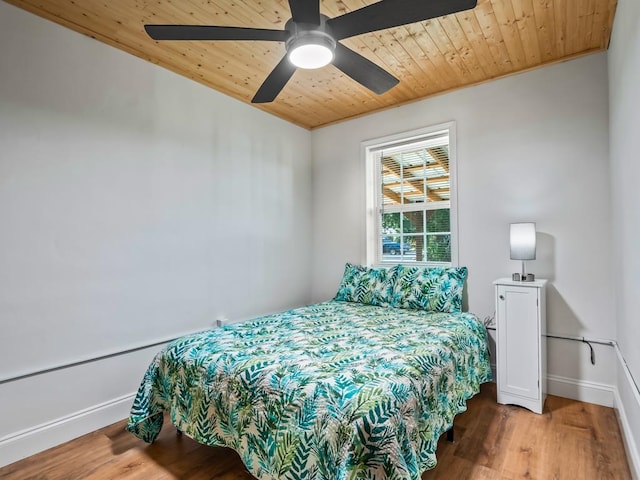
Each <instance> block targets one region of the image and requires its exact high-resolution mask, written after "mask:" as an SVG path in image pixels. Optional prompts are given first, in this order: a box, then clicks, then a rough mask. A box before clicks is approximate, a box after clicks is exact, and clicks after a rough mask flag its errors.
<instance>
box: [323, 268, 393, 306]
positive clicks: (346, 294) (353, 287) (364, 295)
mask: <svg viewBox="0 0 640 480" xmlns="http://www.w3.org/2000/svg"><path fill="white" fill-rule="evenodd" d="M396 272H397V265H396V266H393V267H391V268H386V267H377V268H371V267H366V266H364V265H354V264H351V263H347V264H346V265H345V267H344V274H343V275H342V281H341V282H340V286H339V287H338V293H336V296H335V297H334V300H340V301H343V302H356V303H364V304H366V305H377V306H380V307H386V306H389V304H390V303H391V298H392V295H393V287H394V284H395V277H396Z"/></svg>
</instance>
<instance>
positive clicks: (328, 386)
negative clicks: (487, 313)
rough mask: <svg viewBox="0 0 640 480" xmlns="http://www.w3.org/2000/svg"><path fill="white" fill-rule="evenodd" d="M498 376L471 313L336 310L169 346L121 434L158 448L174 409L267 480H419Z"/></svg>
mask: <svg viewBox="0 0 640 480" xmlns="http://www.w3.org/2000/svg"><path fill="white" fill-rule="evenodd" d="M490 379H491V369H490V366H489V359H488V351H487V344H486V331H485V329H484V327H483V325H482V324H481V322H480V321H479V320H478V319H477V317H475V316H474V315H472V314H468V313H455V314H451V313H427V312H421V311H414V310H404V309H396V308H388V307H376V306H370V305H362V304H357V303H349V302H339V301H330V302H325V303H320V304H316V305H312V306H308V307H303V308H299V309H295V310H291V311H288V312H285V313H280V314H276V315H270V316H265V317H261V318H259V319H257V320H254V321H250V322H246V323H242V324H235V325H230V326H227V327H224V328H221V329H214V330H210V331H207V332H203V333H199V334H195V335H190V336H187V337H183V338H181V339H178V340H176V341H174V342H172V343H171V344H169V345H168V346H167V347H166V348H165V349H164V350H163V351H162V352H160V353H159V354H158V355H157V356H156V358H155V359H154V361H153V363H152V364H151V365H150V366H149V368H148V370H147V372H146V374H145V376H144V378H143V381H142V384H141V385H140V389H139V391H138V394H137V396H136V398H135V401H134V404H133V407H132V410H131V416H130V418H129V423H128V425H127V429H128V430H129V431H130V432H132V433H134V434H135V435H137V436H138V437H140V438H141V439H143V440H145V441H147V442H152V441H153V440H154V439H155V438H156V437H157V435H158V434H159V432H160V429H161V428H162V423H163V412H170V416H171V421H172V422H173V423H174V424H175V425H176V427H177V428H178V429H180V430H181V431H183V432H184V433H185V434H186V435H188V436H190V437H192V438H193V439H195V440H197V441H198V442H200V443H203V444H206V445H215V446H226V447H231V448H233V449H234V450H236V451H237V452H238V453H239V454H240V456H241V458H242V461H243V462H244V463H245V465H246V467H247V468H248V470H249V471H250V472H251V473H252V474H253V475H254V476H255V477H257V478H258V479H260V480H275V479H278V480H281V479H282V480H301V479H304V480H343V479H371V480H382V479H386V480H408V479H411V480H418V479H419V478H420V474H421V473H422V472H423V471H424V470H427V469H429V468H433V467H434V466H435V464H436V456H435V451H436V447H437V442H438V437H439V436H440V435H441V434H442V433H443V432H444V431H446V430H447V429H449V428H450V427H451V425H452V423H453V418H454V416H455V415H456V414H458V413H460V412H462V411H464V410H465V409H466V400H467V399H469V398H470V397H472V396H473V395H475V394H476V393H477V392H478V391H479V386H480V384H481V383H483V382H486V381H488V380H490Z"/></svg>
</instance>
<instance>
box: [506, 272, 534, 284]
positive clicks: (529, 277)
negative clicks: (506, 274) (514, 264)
mask: <svg viewBox="0 0 640 480" xmlns="http://www.w3.org/2000/svg"><path fill="white" fill-rule="evenodd" d="M511 280H513V281H514V282H535V280H536V276H535V275H534V274H533V273H524V274H522V275H520V274H519V273H514V274H512V275H511Z"/></svg>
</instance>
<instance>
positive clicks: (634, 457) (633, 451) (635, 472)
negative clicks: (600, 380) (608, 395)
mask: <svg viewBox="0 0 640 480" xmlns="http://www.w3.org/2000/svg"><path fill="white" fill-rule="evenodd" d="M614 408H615V410H616V413H617V417H618V423H619V424H620V430H621V431H622V440H623V441H624V449H625V451H626V453H627V459H628V460H629V470H631V476H632V477H633V478H634V480H639V479H640V456H639V455H638V447H637V445H636V442H635V439H634V438H633V433H632V432H631V425H629V420H628V419H627V413H626V410H625V408H624V404H623V403H622V399H621V398H620V394H619V392H618V389H616V391H615V407H614Z"/></svg>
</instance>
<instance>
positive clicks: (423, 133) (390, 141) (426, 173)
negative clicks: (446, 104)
mask: <svg viewBox="0 0 640 480" xmlns="http://www.w3.org/2000/svg"><path fill="white" fill-rule="evenodd" d="M454 127H455V125H454V124H453V123H448V124H446V125H438V126H436V127H432V128H426V129H421V130H417V131H413V132H407V133H404V134H400V135H394V136H391V137H385V138H381V139H376V140H372V141H369V142H365V143H364V144H363V151H364V156H365V157H366V165H367V263H368V264H385V263H405V264H420V265H428V266H438V265H439V266H447V265H456V264H457V253H458V252H457V238H456V234H457V219H456V208H455V206H456V197H455V141H454V140H455V131H454Z"/></svg>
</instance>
